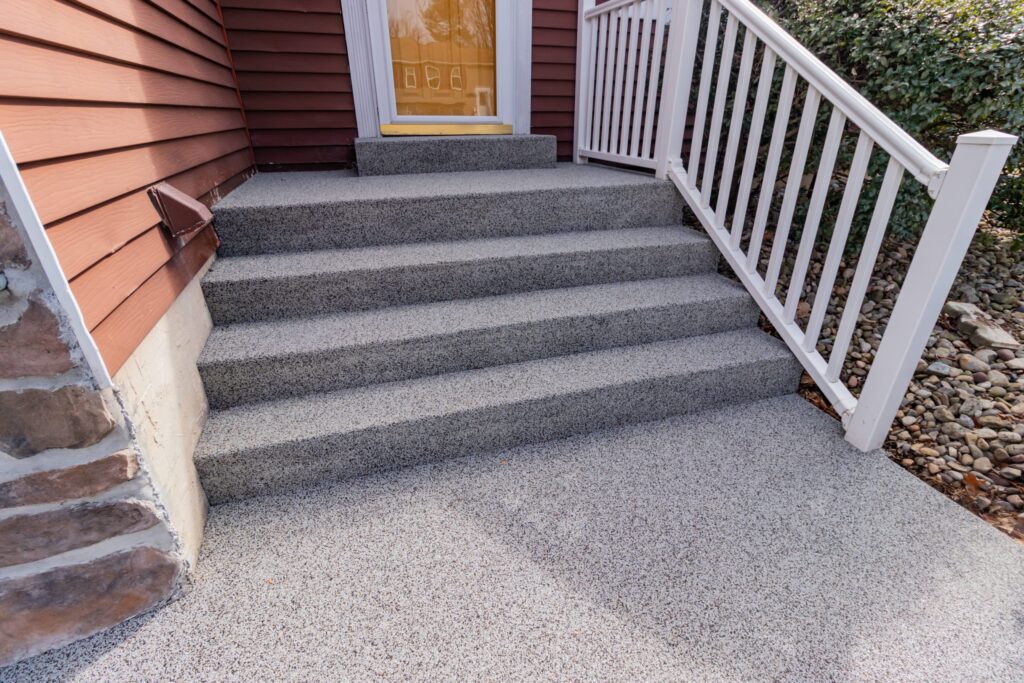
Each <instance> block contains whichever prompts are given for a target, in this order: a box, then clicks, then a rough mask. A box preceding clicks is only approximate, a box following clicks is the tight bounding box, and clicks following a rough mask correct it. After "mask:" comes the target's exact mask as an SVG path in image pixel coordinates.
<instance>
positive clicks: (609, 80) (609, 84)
mask: <svg viewBox="0 0 1024 683" xmlns="http://www.w3.org/2000/svg"><path fill="white" fill-rule="evenodd" d="M618 26H619V15H618V14H617V13H615V12H611V13H609V15H608V37H607V38H606V39H605V42H606V43H607V47H608V54H607V58H606V59H605V67H604V79H605V84H604V104H603V105H602V110H601V146H600V147H598V151H599V152H607V151H608V136H609V134H610V133H611V129H610V128H609V126H610V125H611V112H612V91H613V90H614V89H615V81H614V78H615V45H614V43H613V42H612V41H613V40H615V36H616V35H617V34H618Z"/></svg>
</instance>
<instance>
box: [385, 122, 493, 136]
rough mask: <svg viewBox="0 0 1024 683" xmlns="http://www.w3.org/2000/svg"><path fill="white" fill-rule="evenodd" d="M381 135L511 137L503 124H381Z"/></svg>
mask: <svg viewBox="0 0 1024 683" xmlns="http://www.w3.org/2000/svg"><path fill="white" fill-rule="evenodd" d="M380 134H381V135H511V134H512V126H510V125H508V124H503V123H437V124H434V123H382V124H381V125H380Z"/></svg>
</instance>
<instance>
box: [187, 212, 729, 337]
mask: <svg viewBox="0 0 1024 683" xmlns="http://www.w3.org/2000/svg"><path fill="white" fill-rule="evenodd" d="M717 259H718V252H717V250H716V249H715V246H714V244H712V243H711V241H710V240H708V239H707V238H706V237H704V236H703V235H700V234H699V233H697V232H694V231H692V230H689V229H685V228H681V227H679V226H668V227H657V228H646V227H645V228H635V229H619V230H594V231H586V232H563V233H553V234H547V235H528V236H521V237H504V238H496V239H474V240H461V241H449V242H425V243H413V244H398V245H388V246H381V247H364V248H358V249H340V250H323V251H314V252H297V253H290V254H261V255H256V256H236V257H228V258H221V259H218V260H217V262H216V263H215V264H214V266H213V268H212V269H211V270H210V272H209V274H208V275H207V276H206V277H205V278H204V280H203V293H204V294H205V296H206V303H207V305H208V306H209V308H210V313H211V315H212V316H213V320H214V323H216V324H228V323H238V322H256V321H261V320H276V319H279V318H284V317H294V316H311V315H322V314H325V313H335V312H339V311H355V310H365V309H371V308H379V307H383V306H401V305H407V304H417V303H428V302H432V301H446V300H450V299H466V298H471V297H476V296H493V295H496V294H510V293H514V292H527V291H533V290H537V289H548V288H557V287H573V286H578V285H592V284H603V283H610V282H627V281H632V280H641V279H646V278H657V277H676V276H682V275H690V274H693V273H703V272H707V271H710V270H713V269H714V267H715V263H716V261H717Z"/></svg>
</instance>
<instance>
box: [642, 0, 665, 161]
mask: <svg viewBox="0 0 1024 683" xmlns="http://www.w3.org/2000/svg"><path fill="white" fill-rule="evenodd" d="M664 43H665V0H656V3H655V11H654V47H653V49H652V50H651V84H650V85H649V86H647V114H646V115H645V116H644V146H643V152H642V154H641V155H640V156H642V157H644V158H645V159H649V158H651V143H652V141H653V136H654V109H655V103H656V102H657V97H658V81H659V79H660V78H661V75H660V72H661V48H662V46H663V45H664Z"/></svg>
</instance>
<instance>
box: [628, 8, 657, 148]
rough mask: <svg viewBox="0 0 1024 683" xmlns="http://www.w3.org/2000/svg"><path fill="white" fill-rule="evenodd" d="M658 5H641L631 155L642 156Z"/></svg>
mask: <svg viewBox="0 0 1024 683" xmlns="http://www.w3.org/2000/svg"><path fill="white" fill-rule="evenodd" d="M656 4H657V3H656V2H654V0H642V1H641V3H640V22H639V24H640V54H639V55H637V57H638V60H637V74H636V94H635V96H634V97H633V135H632V138H631V139H630V143H629V154H630V155H631V156H637V155H638V154H640V132H641V128H642V127H643V122H644V95H645V94H646V92H647V81H649V80H650V74H649V73H648V71H649V70H648V64H649V62H650V56H651V25H652V19H653V15H652V11H653V9H654V6H655V5H656Z"/></svg>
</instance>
